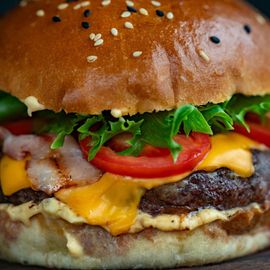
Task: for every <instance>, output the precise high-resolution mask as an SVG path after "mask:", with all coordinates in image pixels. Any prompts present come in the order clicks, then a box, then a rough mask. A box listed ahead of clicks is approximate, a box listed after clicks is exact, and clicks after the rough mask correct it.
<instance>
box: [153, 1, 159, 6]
mask: <svg viewBox="0 0 270 270" xmlns="http://www.w3.org/2000/svg"><path fill="white" fill-rule="evenodd" d="M151 3H152V5H153V6H155V7H160V6H161V4H160V2H158V1H151Z"/></svg>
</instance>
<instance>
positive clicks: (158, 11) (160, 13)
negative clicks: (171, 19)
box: [156, 10, 164, 17]
mask: <svg viewBox="0 0 270 270" xmlns="http://www.w3.org/2000/svg"><path fill="white" fill-rule="evenodd" d="M156 14H157V15H158V16H159V17H163V16H164V12H163V11H161V10H156Z"/></svg>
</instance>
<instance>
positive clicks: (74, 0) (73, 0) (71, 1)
mask: <svg viewBox="0 0 270 270" xmlns="http://www.w3.org/2000/svg"><path fill="white" fill-rule="evenodd" d="M66 2H67V3H74V2H78V0H66Z"/></svg>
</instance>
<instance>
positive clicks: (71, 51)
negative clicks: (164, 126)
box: [0, 0, 270, 114]
mask: <svg viewBox="0 0 270 270" xmlns="http://www.w3.org/2000/svg"><path fill="white" fill-rule="evenodd" d="M62 2H63V1H62V0H53V1H52V0H51V1H50V0H39V1H28V2H27V3H28V4H27V5H26V6H23V7H21V6H20V7H18V8H17V9H15V10H14V11H12V12H10V13H9V14H7V15H6V16H5V17H3V18H1V20H0V48H1V50H0V70H1V74H0V89H2V90H4V91H7V92H9V93H11V94H13V95H15V96H17V97H19V98H20V99H25V98H27V97H29V96H34V97H36V98H37V99H38V101H39V102H40V103H41V104H42V105H44V106H45V107H46V108H48V109H52V110H54V111H60V110H62V109H63V110H65V111H66V112H77V113H83V114H100V113H101V112H102V111H103V110H111V109H118V110H120V111H121V112H122V114H135V113H138V112H139V113H143V112H152V111H160V110H170V109H173V108H175V107H178V106H180V105H182V104H187V103H192V104H194V105H202V104H206V103H208V102H213V103H219V102H223V101H225V100H227V99H229V98H230V97H231V96H232V95H233V94H235V93H242V94H244V95H265V94H268V93H270V76H269V74H270V50H269V44H270V25H269V22H268V21H267V19H265V18H263V17H262V15H260V14H259V13H258V11H256V10H254V9H253V8H252V7H250V6H249V5H248V4H246V3H245V2H243V1H241V0H238V1H235V0H219V1H216V0H201V1H199V3H198V1H197V0H182V1H178V0H162V1H160V4H161V5H160V6H158V4H157V3H156V2H155V1H154V4H153V3H152V2H153V1H152V2H151V1H143V0H138V1H137V0H136V4H135V6H134V7H133V8H135V9H136V12H131V13H124V11H127V6H126V1H120V0H116V1H111V3H110V1H103V4H102V1H91V5H89V6H88V5H87V4H88V3H87V1H80V2H73V3H69V5H68V6H67V7H65V6H63V5H62V6H59V4H60V3H62ZM82 3H84V4H82ZM106 3H107V4H106ZM158 3H159V2H158ZM80 4H81V5H80ZM142 8H143V9H142ZM87 9H89V10H90V13H91V15H90V16H88V15H89V14H88V15H87V14H85V13H84V12H85V10H87ZM147 14H148V15H147ZM54 16H58V17H54ZM57 18H58V19H57ZM59 20H60V21H59ZM87 23H89V24H87ZM88 27H89V28H88ZM113 28H115V29H113ZM112 29H113V30H112ZM91 33H95V34H101V35H102V36H101V38H100V40H99V41H97V40H91V39H90V38H89V35H90V34H91ZM97 37H98V36H96V39H97ZM91 38H93V35H92V36H91ZM88 56H91V57H90V58H88ZM96 57H97V58H96ZM87 58H88V61H87Z"/></svg>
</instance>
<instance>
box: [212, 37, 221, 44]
mask: <svg viewBox="0 0 270 270" xmlns="http://www.w3.org/2000/svg"><path fill="white" fill-rule="evenodd" d="M210 40H211V41H212V42H213V43H215V44H219V43H220V39H219V38H218V37H216V36H212V37H210Z"/></svg>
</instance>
